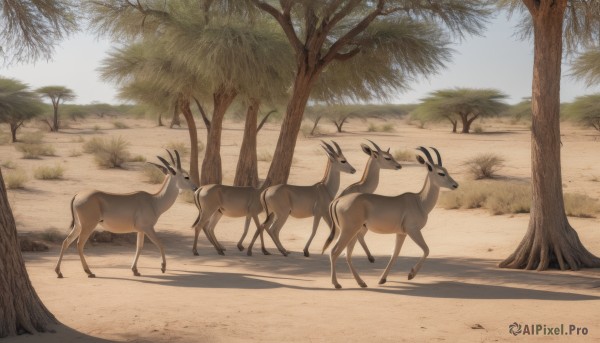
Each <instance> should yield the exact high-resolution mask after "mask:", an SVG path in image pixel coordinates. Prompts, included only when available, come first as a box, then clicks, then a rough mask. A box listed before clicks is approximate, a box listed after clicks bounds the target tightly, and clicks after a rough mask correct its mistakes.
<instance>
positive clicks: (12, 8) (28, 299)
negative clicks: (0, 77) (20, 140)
mask: <svg viewBox="0 0 600 343" xmlns="http://www.w3.org/2000/svg"><path fill="white" fill-rule="evenodd" d="M0 6H1V7H2V8H1V11H0V13H1V14H0V17H1V19H2V20H0V25H1V26H2V34H0V44H1V45H2V47H3V49H2V54H3V58H4V59H5V60H9V61H14V62H20V61H35V60H37V59H39V58H40V57H49V56H50V54H51V52H52V49H53V45H54V43H55V42H56V40H58V39H59V38H62V37H63V36H64V35H65V34H67V33H68V31H69V30H70V29H72V28H73V27H74V26H73V25H72V23H73V22H72V19H73V16H72V13H71V7H70V6H69V4H68V3H63V2H59V1H50V0H49V1H44V2H39V1H27V0H24V1H8V0H2V1H0ZM0 271H2V273H1V276H0V318H1V320H0V338H1V337H6V336H13V335H16V334H17V333H19V332H29V333H34V332H36V331H37V332H45V331H48V330H49V329H50V327H51V325H53V324H56V323H57V320H56V318H54V316H53V315H52V313H50V311H48V309H47V308H46V307H45V306H44V304H42V301H41V300H40V298H39V297H38V296H37V294H36V292H35V290H34V289H33V286H32V285H31V281H30V280H29V277H28V275H27V270H26V269H25V263H24V261H23V256H22V255H21V252H20V246H19V244H18V241H17V227H16V224H15V220H14V217H13V215H12V210H11V208H10V204H9V202H8V198H7V196H6V186H5V184H4V179H3V177H2V170H1V168H0Z"/></svg>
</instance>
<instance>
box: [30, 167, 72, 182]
mask: <svg viewBox="0 0 600 343" xmlns="http://www.w3.org/2000/svg"><path fill="white" fill-rule="evenodd" d="M64 173H65V169H64V168H63V167H61V166H60V165H56V166H54V167H48V166H41V167H37V168H35V170H34V171H33V177H35V178H36V179H38V180H60V179H62V178H63V174H64Z"/></svg>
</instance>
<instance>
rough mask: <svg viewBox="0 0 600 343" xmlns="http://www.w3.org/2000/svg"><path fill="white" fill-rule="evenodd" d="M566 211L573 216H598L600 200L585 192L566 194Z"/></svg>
mask: <svg viewBox="0 0 600 343" xmlns="http://www.w3.org/2000/svg"><path fill="white" fill-rule="evenodd" d="M565 212H566V213H567V215H568V216H571V217H581V218H596V214H598V213H599V212H600V202H599V201H598V199H594V198H591V197H589V196H587V195H583V194H565Z"/></svg>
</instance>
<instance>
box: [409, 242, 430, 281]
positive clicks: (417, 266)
mask: <svg viewBox="0 0 600 343" xmlns="http://www.w3.org/2000/svg"><path fill="white" fill-rule="evenodd" d="M408 236H409V237H410V238H411V239H412V240H413V241H414V242H415V243H417V245H418V246H419V247H420V248H421V249H423V256H421V258H420V259H419V261H418V262H417V264H415V266H414V267H412V269H411V270H410V273H408V279H409V280H412V279H414V277H415V276H417V273H418V272H419V270H420V269H421V266H422V265H423V262H425V259H426V258H427V256H428V255H429V247H428V246H427V243H425V239H424V238H423V235H422V234H421V230H411V231H408Z"/></svg>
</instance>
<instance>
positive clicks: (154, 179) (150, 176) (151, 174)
mask: <svg viewBox="0 0 600 343" xmlns="http://www.w3.org/2000/svg"><path fill="white" fill-rule="evenodd" d="M143 173H144V176H145V177H146V179H147V180H148V182H150V183H154V184H157V183H162V182H163V180H164V179H165V174H163V173H162V171H160V170H159V169H158V168H156V167H155V166H153V165H150V164H147V165H145V166H144V169H143Z"/></svg>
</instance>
